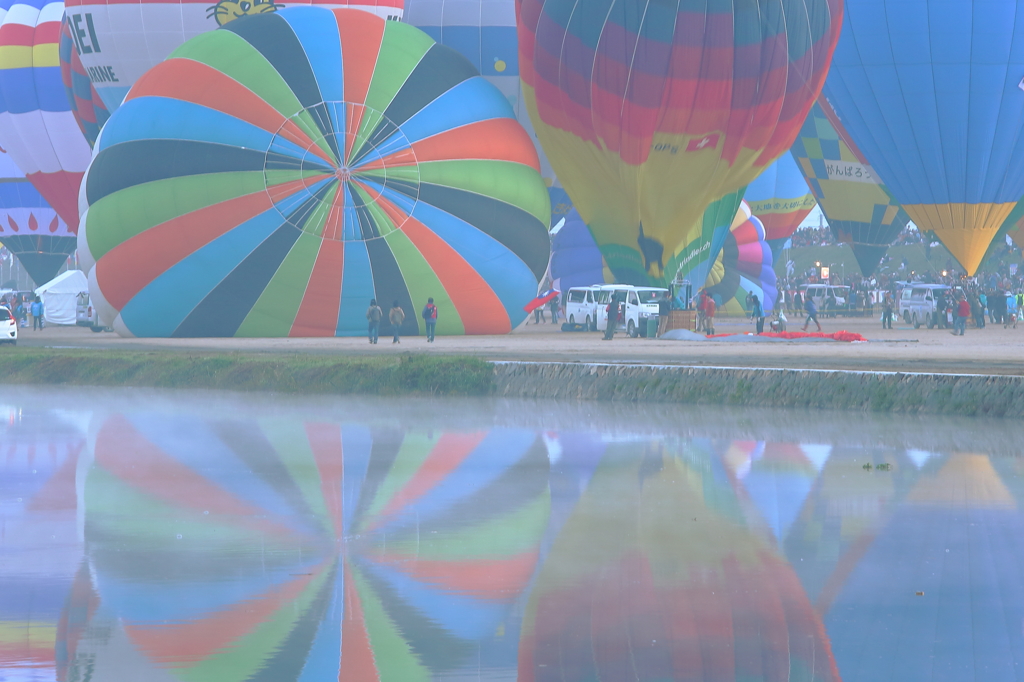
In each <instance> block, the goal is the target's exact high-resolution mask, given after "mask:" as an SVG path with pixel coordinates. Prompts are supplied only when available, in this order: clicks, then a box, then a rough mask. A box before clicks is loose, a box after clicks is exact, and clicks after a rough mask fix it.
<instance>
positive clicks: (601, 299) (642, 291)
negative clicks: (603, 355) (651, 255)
mask: <svg viewBox="0 0 1024 682" xmlns="http://www.w3.org/2000/svg"><path fill="white" fill-rule="evenodd" d="M666 292H668V289H660V288H657V287H634V286H630V285H628V284H606V285H604V286H602V287H601V288H600V290H599V291H598V292H597V327H598V329H604V328H605V326H606V325H607V324H608V311H607V306H608V302H609V301H611V297H612V296H615V297H616V298H618V299H619V300H620V301H624V302H625V303H626V305H625V306H623V307H624V310H622V311H621V312H620V313H619V323H618V325H619V326H618V328H619V330H621V331H624V332H626V333H627V334H628V335H629V336H631V337H634V338H635V337H637V336H640V335H641V334H643V335H644V336H646V334H647V324H646V322H647V319H648V318H649V317H652V316H653V317H657V316H658V300H659V299H660V298H661V297H662V296H664V295H665V293H666Z"/></svg>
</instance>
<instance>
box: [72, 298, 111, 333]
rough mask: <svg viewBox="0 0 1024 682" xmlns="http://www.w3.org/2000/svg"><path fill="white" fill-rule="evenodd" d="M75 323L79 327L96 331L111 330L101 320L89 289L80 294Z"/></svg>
mask: <svg viewBox="0 0 1024 682" xmlns="http://www.w3.org/2000/svg"><path fill="white" fill-rule="evenodd" d="M75 324H76V325H78V326H79V327H88V328H89V329H91V330H93V331H94V332H103V331H110V330H109V329H108V328H107V327H104V326H103V324H102V323H101V322H100V316H99V313H98V312H97V311H96V306H94V305H93V304H92V300H91V299H90V298H89V292H87V291H83V292H82V293H80V294H78V301H77V305H76V306H75Z"/></svg>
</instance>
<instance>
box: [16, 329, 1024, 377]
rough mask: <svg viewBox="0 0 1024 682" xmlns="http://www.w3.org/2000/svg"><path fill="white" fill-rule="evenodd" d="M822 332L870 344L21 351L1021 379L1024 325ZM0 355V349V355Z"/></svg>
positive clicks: (106, 342)
mask: <svg viewBox="0 0 1024 682" xmlns="http://www.w3.org/2000/svg"><path fill="white" fill-rule="evenodd" d="M822 327H823V331H826V332H834V331H839V330H844V329H845V330H848V331H852V332H857V333H860V334H861V335H863V336H864V337H866V338H868V339H869V342H868V343H852V344H851V343H842V342H834V341H828V342H806V341H791V342H772V343H765V342H751V341H749V340H747V341H668V340H661V339H652V340H649V339H644V338H638V339H630V338H627V337H626V336H625V335H624V334H619V335H617V336H616V337H615V339H614V340H612V341H602V340H601V334H600V333H598V332H595V333H590V332H562V331H560V330H559V328H558V327H557V326H555V325H552V324H545V325H534V324H529V325H526V326H524V327H521V328H520V329H518V330H516V331H515V332H513V333H512V334H510V335H507V336H460V337H441V336H439V337H438V338H437V341H436V342H435V343H433V344H427V342H426V339H424V338H422V337H406V338H404V339H403V340H402V343H401V344H397V345H395V344H392V343H391V339H390V338H389V337H385V336H384V335H383V334H382V335H381V339H380V343H379V344H378V345H376V346H371V345H369V344H368V343H367V342H366V339H365V338H344V339H334V338H329V339H130V338H129V339H125V338H120V337H118V336H117V335H116V334H113V333H94V332H91V331H90V330H88V329H85V328H77V327H50V328H47V329H44V330H42V331H37V332H34V331H32V330H31V329H22V330H21V339H20V341H19V346H22V347H36V348H75V349H104V350H157V349H160V350H171V349H177V350H180V351H182V352H188V351H192V352H196V351H201V352H246V353H262V352H266V353H311V354H317V355H329V354H346V355H362V354H388V353H409V352H416V353H434V354H460V355H467V354H468V355H475V356H479V357H482V358H485V359H489V360H530V361H558V362H611V363H642V364H675V365H696V366H722V367H783V368H798V369H851V370H865V371H896V372H941V373H956V374H1011V375H1021V374H1024V323H1021V325H1020V327H1019V328H1018V329H1012V328H1010V329H1004V328H1003V326H1002V325H989V326H987V327H986V328H984V329H980V330H979V329H975V328H973V327H968V328H967V333H966V335H965V336H963V337H960V336H953V335H952V334H951V333H950V332H949V330H941V329H932V330H929V329H926V328H921V329H916V330H915V329H914V328H913V327H911V326H909V325H906V324H903V323H897V324H894V325H893V329H892V330H891V331H889V330H883V329H882V328H881V324H880V323H879V322H877V321H876V320H868V319H865V318H848V319H847V318H838V319H829V320H822ZM793 329H799V324H796V325H794V324H792V323H791V324H790V330H791V331H792V330H793ZM716 331H718V332H719V333H720V334H722V333H745V332H749V331H753V325H752V323H750V322H749V321H747V320H743V319H728V318H719V319H718V320H717V321H716ZM741 338H742V337H741ZM4 350H5V348H0V352H4Z"/></svg>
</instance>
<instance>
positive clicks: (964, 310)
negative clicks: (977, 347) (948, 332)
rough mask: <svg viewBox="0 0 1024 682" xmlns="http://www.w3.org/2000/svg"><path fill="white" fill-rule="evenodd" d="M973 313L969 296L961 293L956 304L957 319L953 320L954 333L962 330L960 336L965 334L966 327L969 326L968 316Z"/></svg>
mask: <svg viewBox="0 0 1024 682" xmlns="http://www.w3.org/2000/svg"><path fill="white" fill-rule="evenodd" d="M970 315H971V304H970V303H968V302H967V298H966V297H965V296H964V295H963V294H960V300H959V301H957V304H956V321H954V322H953V335H954V336H955V335H956V333H957V332H960V336H963V335H964V329H966V328H967V318H968V317H970Z"/></svg>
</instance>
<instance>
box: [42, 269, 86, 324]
mask: <svg viewBox="0 0 1024 682" xmlns="http://www.w3.org/2000/svg"><path fill="white" fill-rule="evenodd" d="M83 291H89V280H88V279H86V277H85V273H83V272H82V271H81V270H68V271H67V272H64V273H61V274H59V275H57V276H56V277H54V278H53V279H51V280H50V281H49V282H47V283H46V284H44V285H43V286H41V287H39V288H38V289H36V296H39V297H40V298H42V299H43V319H45V320H46V322H47V323H48V324H74V323H75V310H76V308H77V306H78V294H80V293H82V292H83Z"/></svg>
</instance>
